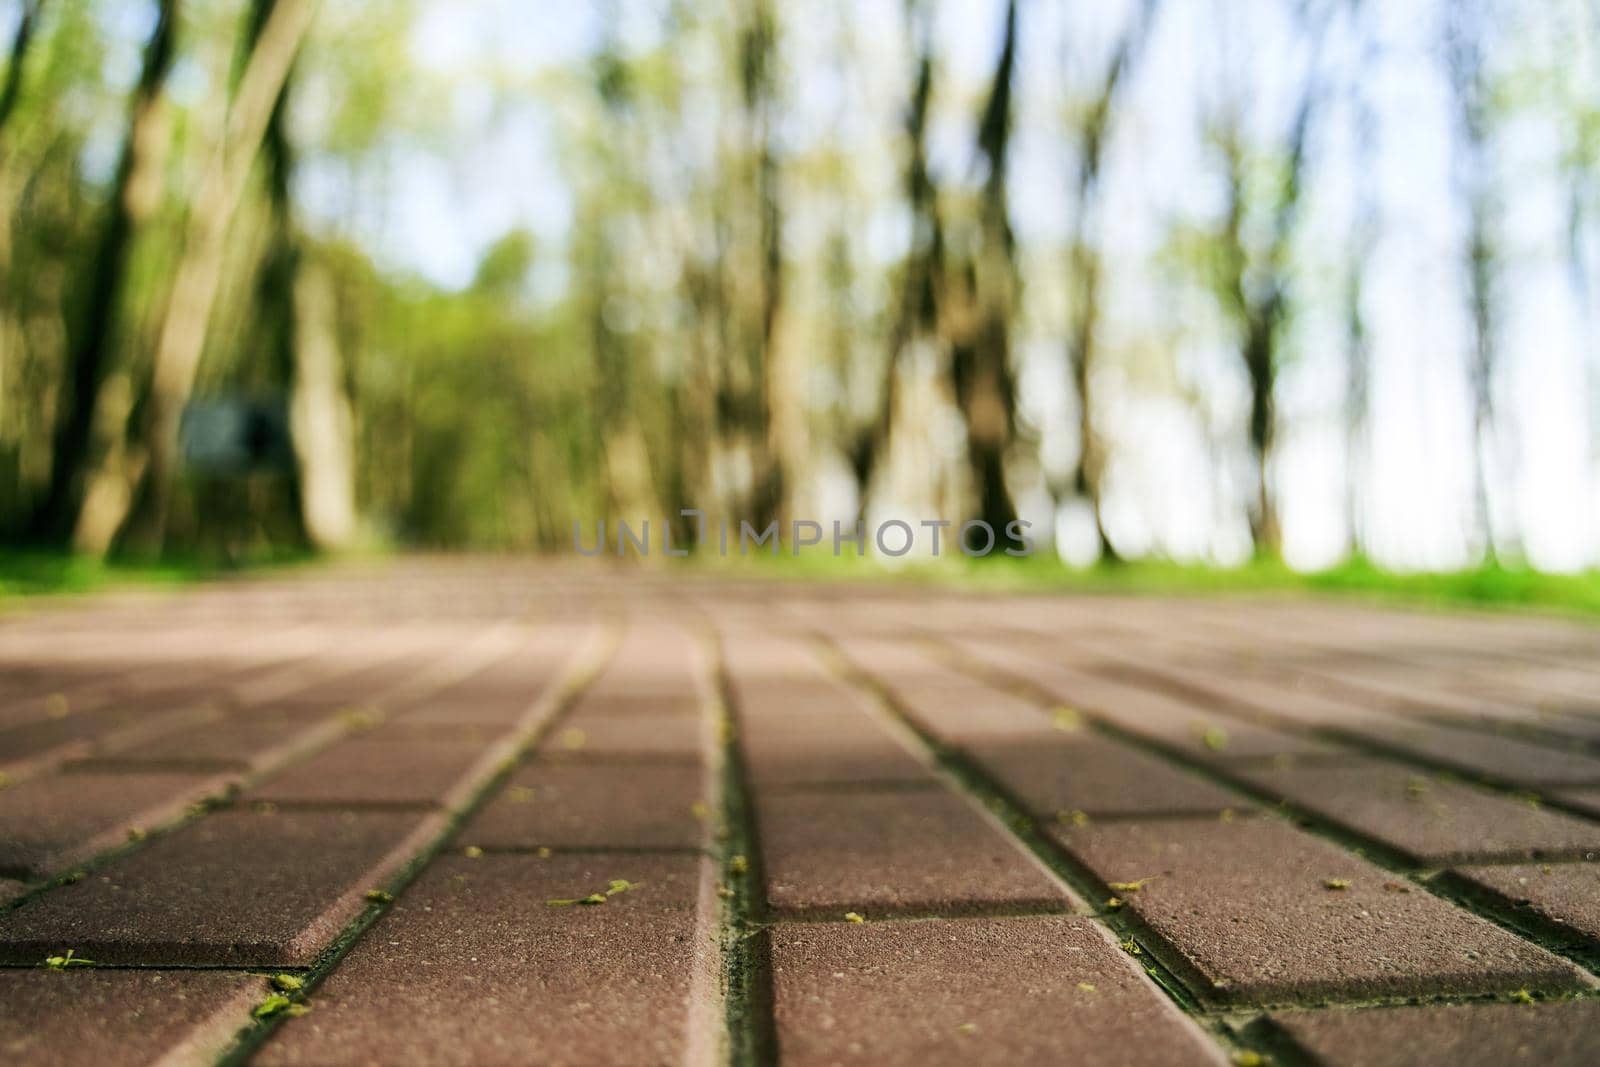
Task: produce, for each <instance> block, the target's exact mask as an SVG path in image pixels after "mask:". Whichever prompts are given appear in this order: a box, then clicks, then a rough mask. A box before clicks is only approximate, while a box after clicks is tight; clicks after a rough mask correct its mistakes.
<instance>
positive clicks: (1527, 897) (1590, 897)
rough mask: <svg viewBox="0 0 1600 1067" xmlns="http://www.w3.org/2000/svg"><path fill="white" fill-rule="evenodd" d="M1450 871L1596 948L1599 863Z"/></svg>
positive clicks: (1599, 941) (1599, 907)
mask: <svg viewBox="0 0 1600 1067" xmlns="http://www.w3.org/2000/svg"><path fill="white" fill-rule="evenodd" d="M1586 858H1587V859H1596V858H1600V857H1596V856H1594V855H1591V856H1588V857H1586ZM1451 873H1452V874H1453V875H1455V876H1456V877H1459V878H1463V879H1466V880H1467V881H1468V882H1469V883H1470V884H1471V885H1472V887H1473V888H1474V889H1475V890H1477V891H1480V892H1486V893H1487V894H1488V895H1489V896H1491V897H1494V898H1497V899H1498V900H1499V901H1500V902H1501V903H1502V904H1504V905H1506V906H1508V907H1511V908H1515V909H1517V910H1519V911H1522V910H1524V909H1525V910H1526V911H1527V912H1528V913H1529V914H1530V915H1532V916H1535V917H1537V918H1539V919H1542V920H1543V921H1544V923H1546V924H1549V925H1551V926H1554V927H1560V928H1562V931H1563V932H1566V931H1570V932H1571V933H1573V934H1575V935H1576V936H1578V937H1581V938H1584V939H1586V940H1588V941H1590V942H1593V943H1596V944H1600V863H1533V864H1525V865H1517V866H1511V867H1462V868H1459V869H1457V870H1455V871H1453V872H1451Z"/></svg>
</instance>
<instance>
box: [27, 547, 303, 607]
mask: <svg viewBox="0 0 1600 1067" xmlns="http://www.w3.org/2000/svg"><path fill="white" fill-rule="evenodd" d="M314 559H315V557H312V556H308V555H304V554H297V555H283V556H274V557H272V558H263V559H256V560H250V561H247V562H244V563H237V564H222V563H212V562H203V561H200V560H198V559H182V558H180V559H173V560H162V561H160V562H130V561H119V560H101V559H96V558H94V557H92V556H84V555H74V554H72V553H69V552H48V551H38V550H32V549H11V548H0V613H3V612H5V611H6V610H8V609H14V608H17V607H19V606H21V605H23V604H25V603H29V602H33V601H37V600H40V599H46V598H57V597H78V596H86V595H89V594H92V593H104V592H111V591H115V590H130V589H137V590H141V591H152V590H167V589H171V590H176V589H181V588H183V587H185V586H188V585H192V584H194V583H196V582H201V581H205V580H208V579H215V578H224V577H230V576H241V575H246V574H257V573H262V572H265V571H268V570H280V569H284V568H287V567H292V566H295V565H297V564H302V563H307V562H311V561H313V560H314Z"/></svg>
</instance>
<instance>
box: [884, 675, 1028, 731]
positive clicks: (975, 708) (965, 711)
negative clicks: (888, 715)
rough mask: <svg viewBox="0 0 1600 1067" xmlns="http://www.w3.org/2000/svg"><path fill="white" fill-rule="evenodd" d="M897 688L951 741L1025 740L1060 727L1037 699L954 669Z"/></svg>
mask: <svg viewBox="0 0 1600 1067" xmlns="http://www.w3.org/2000/svg"><path fill="white" fill-rule="evenodd" d="M894 693H895V695H896V697H897V698H898V699H899V703H900V705H901V707H902V708H903V709H904V710H905V712H906V714H907V715H909V716H910V717H911V718H912V719H913V720H914V721H915V722H916V723H917V724H918V725H920V726H921V727H922V728H923V729H924V730H927V731H928V732H929V733H931V734H933V735H934V736H935V737H938V738H939V739H940V740H942V741H944V742H945V743H946V744H949V745H964V744H970V743H973V742H978V741H1002V740H1014V741H1019V742H1023V743H1026V742H1029V741H1034V740H1038V739H1041V738H1047V737H1049V736H1050V734H1051V732H1052V730H1054V729H1055V727H1054V725H1053V723H1052V721H1051V719H1050V717H1049V716H1048V715H1046V714H1044V712H1043V711H1042V710H1041V709H1040V708H1039V707H1038V705H1036V704H1034V703H1033V702H1031V701H1028V700H1024V699H1023V698H1022V697H1018V696H1014V695H1012V694H1010V693H1005V692H1002V691H1000V690H998V689H995V688H993V687H991V686H986V685H982V684H980V683H977V682H973V681H970V680H968V679H964V678H961V677H960V676H957V675H954V674H950V675H948V676H940V677H937V678H930V679H928V680H925V681H922V680H919V681H914V682H912V681H908V682H903V683H901V684H899V685H897V686H895V687H894Z"/></svg>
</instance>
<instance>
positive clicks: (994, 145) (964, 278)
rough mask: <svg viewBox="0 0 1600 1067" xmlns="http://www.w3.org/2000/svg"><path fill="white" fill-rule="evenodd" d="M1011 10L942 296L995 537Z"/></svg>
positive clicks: (981, 498) (1005, 316) (960, 401)
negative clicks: (968, 220) (971, 210)
mask: <svg viewBox="0 0 1600 1067" xmlns="http://www.w3.org/2000/svg"><path fill="white" fill-rule="evenodd" d="M1016 53H1017V6H1016V3H1015V0H1011V2H1009V3H1008V4H1007V5H1006V25H1005V37H1004V41H1003V43H1002V44H1001V48H1000V58H999V60H998V61H997V63H996V65H995V73H994V80H993V82H992V84H991V86H990V89H989V98H988V103H987V105H986V106H985V108H984V113H983V118H982V120H981V121H980V123H979V126H978V150H979V151H980V152H981V153H982V154H983V156H984V158H985V160H986V161H987V162H988V168H989V172H988V176H987V177H986V178H985V180H984V186H983V190H982V193H981V196H980V200H979V232H978V240H977V252H976V254H975V256H974V257H973V258H972V259H971V260H970V261H965V262H963V263H961V264H958V265H957V266H956V268H955V271H954V274H955V277H953V278H952V279H950V282H949V285H950V290H949V291H950V292H952V293H955V294H959V295H958V297H957V301H956V303H955V305H954V306H953V307H951V308H950V309H949V314H948V315H947V321H948V322H950V323H951V324H952V329H951V331H950V339H951V350H950V375H951V383H952V385H953V387H954V389H953V392H954V393H955V398H956V405H957V407H959V408H960V410H961V416H962V419H963V421H964V422H965V423H966V430H967V463H968V468H969V473H970V475H971V479H972V488H973V494H974V496H975V497H976V506H977V511H976V514H974V515H973V516H972V517H973V518H975V519H980V520H982V521H983V522H986V523H988V524H989V526H990V527H991V528H992V529H993V530H994V531H995V533H996V535H997V536H1001V537H1003V536H1004V533H1005V528H1006V526H1007V525H1009V524H1010V523H1011V522H1012V521H1013V520H1014V519H1015V518H1016V517H1017V513H1016V507H1015V505H1014V504H1013V503H1012V500H1011V492H1010V490H1009V489H1008V488H1007V486H1006V477H1005V475H1006V470H1005V460H1006V453H1007V452H1008V451H1009V450H1010V448H1011V445H1012V442H1013V440H1014V438H1015V429H1016V382H1015V379H1014V377H1013V375H1012V371H1011V344H1010V340H1011V339H1010V321H1011V316H1012V314H1013V312H1014V311H1015V309H1016V296H1015V294H1016V262H1015V258H1014V257H1015V247H1014V242H1013V240H1012V234H1011V222H1010V218H1009V216H1008V200H1007V195H1006V164H1007V162H1008V153H1009V148H1010V139H1011V86H1012V75H1013V72H1014V71H1015V69H1016Z"/></svg>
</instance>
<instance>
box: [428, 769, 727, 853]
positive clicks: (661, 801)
mask: <svg viewBox="0 0 1600 1067" xmlns="http://www.w3.org/2000/svg"><path fill="white" fill-rule="evenodd" d="M708 785H709V783H708V782H707V781H706V773H705V771H704V770H703V769H702V768H700V767H696V766H685V765H681V764H669V765H662V766H635V765H629V764H607V763H571V762H561V763H555V764H552V763H534V764H530V765H528V766H526V767H523V768H522V769H520V770H519V771H517V773H516V774H515V775H514V776H513V778H512V780H511V783H510V784H509V785H508V786H507V787H506V788H505V789H504V790H502V791H501V792H500V793H499V795H497V796H496V797H495V798H494V799H493V800H492V801H490V803H489V804H488V805H487V806H486V807H485V808H484V809H483V810H482V811H481V812H479V813H478V814H477V815H476V816H475V817H474V818H473V819H472V820H471V821H470V822H468V823H467V825H466V826H465V827H463V828H462V830H461V832H460V834H459V835H458V840H460V842H461V843H462V844H464V845H477V846H479V847H482V848H539V847H545V846H548V847H551V848H699V847H700V846H701V845H702V844H704V842H705V840H706V833H707V830H708V825H709V824H708V822H707V820H706V819H705V818H704V817H702V816H700V815H697V814H696V809H695V805H696V804H697V803H699V804H702V805H703V804H705V803H706V801H707V796H708V794H707V789H708Z"/></svg>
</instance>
